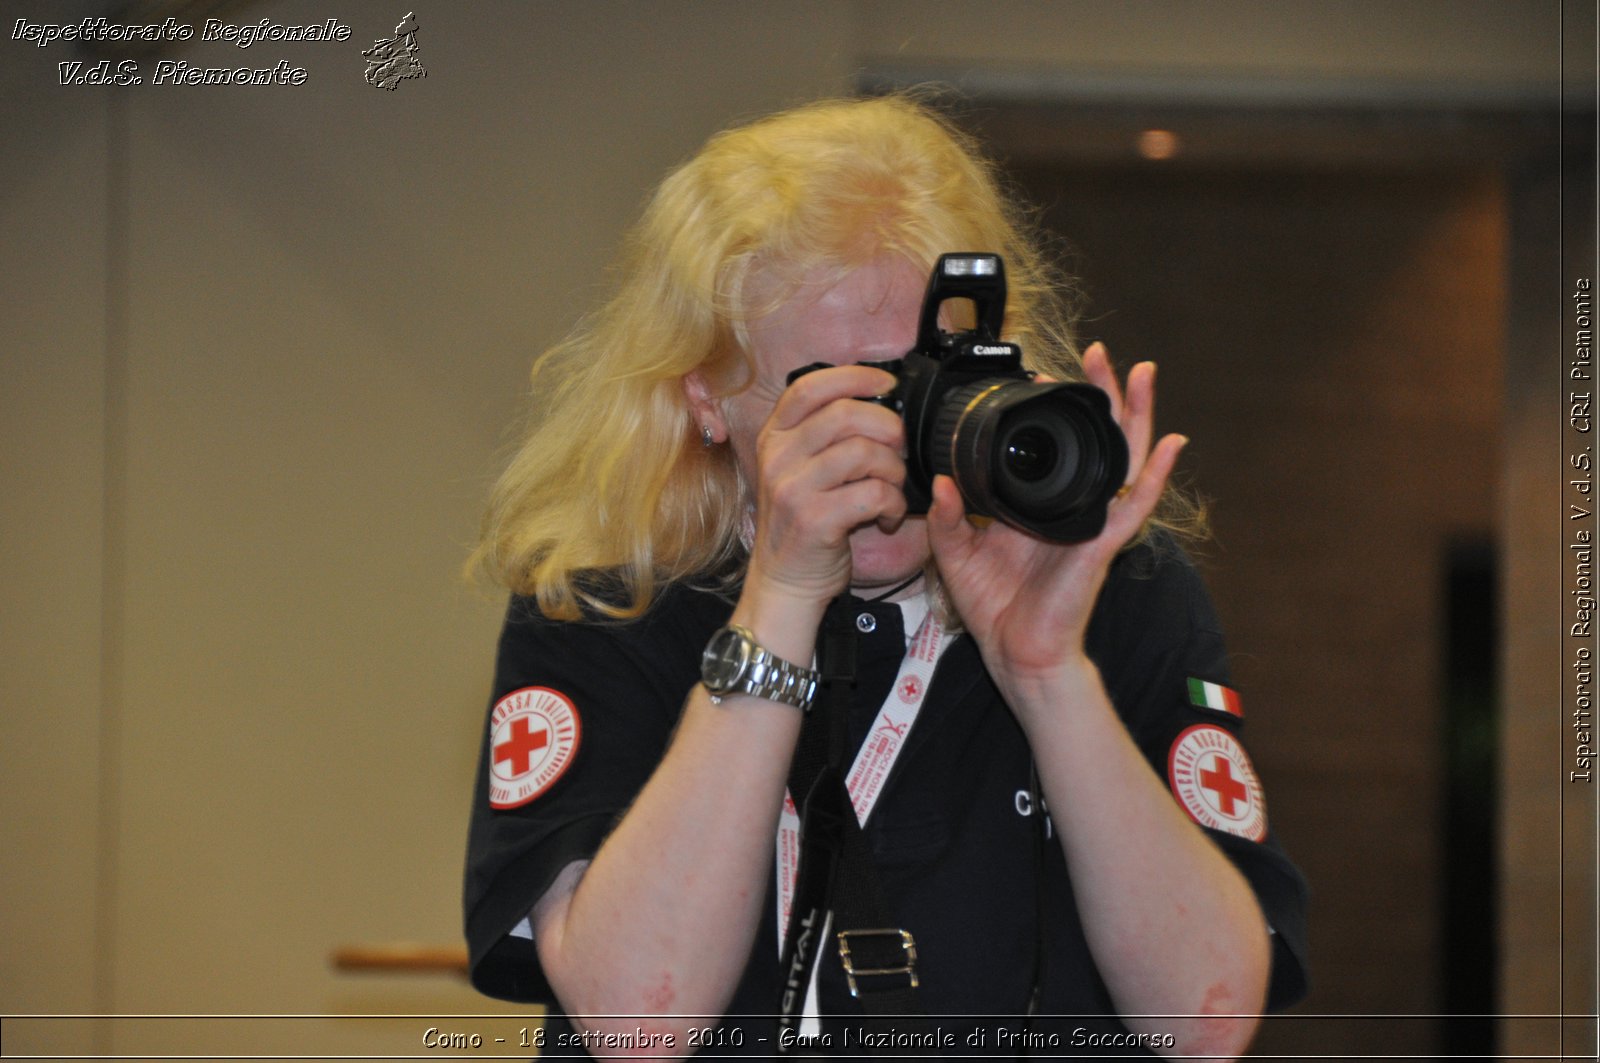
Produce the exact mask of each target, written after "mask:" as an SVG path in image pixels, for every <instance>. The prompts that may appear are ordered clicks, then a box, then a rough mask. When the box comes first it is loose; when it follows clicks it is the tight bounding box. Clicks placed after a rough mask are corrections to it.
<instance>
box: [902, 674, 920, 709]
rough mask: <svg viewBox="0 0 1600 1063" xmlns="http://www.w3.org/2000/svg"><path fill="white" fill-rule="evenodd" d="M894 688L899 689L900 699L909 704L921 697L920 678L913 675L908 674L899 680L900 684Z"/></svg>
mask: <svg viewBox="0 0 1600 1063" xmlns="http://www.w3.org/2000/svg"><path fill="white" fill-rule="evenodd" d="M896 689H898V690H899V691H900V700H901V701H903V702H905V703H906V704H907V705H909V704H911V703H912V702H913V701H916V700H917V699H918V698H920V697H922V680H921V679H918V678H917V677H916V676H914V675H908V676H906V677H905V678H904V679H902V680H900V685H899V686H898V687H897V688H896Z"/></svg>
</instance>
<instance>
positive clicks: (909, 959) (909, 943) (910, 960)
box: [837, 927, 917, 1000]
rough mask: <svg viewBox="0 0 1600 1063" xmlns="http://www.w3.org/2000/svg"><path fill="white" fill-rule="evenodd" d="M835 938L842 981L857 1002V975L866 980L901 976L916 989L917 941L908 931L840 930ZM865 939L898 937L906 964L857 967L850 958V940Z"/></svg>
mask: <svg viewBox="0 0 1600 1063" xmlns="http://www.w3.org/2000/svg"><path fill="white" fill-rule="evenodd" d="M837 936H838V938H839V959H840V960H841V961H842V962H843V963H844V979H845V982H847V983H848V984H849V986H850V996H851V997H853V998H855V999H858V1000H859V999H860V997H861V990H860V987H859V986H857V985H856V977H857V976H858V975H859V976H860V977H863V978H866V977H870V976H873V975H887V974H903V975H905V976H906V977H907V978H909V979H910V980H911V988H912V989H915V988H917V970H916V968H917V941H916V939H915V938H913V937H912V936H911V932H910V931H909V930H893V929H889V928H887V927H885V928H882V929H878V930H841V931H839V933H838V935H837ZM866 937H898V938H899V939H900V948H901V949H902V950H903V951H904V954H905V958H906V962H905V963H904V964H903V965H901V966H899V967H857V966H856V965H855V963H854V962H852V960H851V958H850V939H851V938H866Z"/></svg>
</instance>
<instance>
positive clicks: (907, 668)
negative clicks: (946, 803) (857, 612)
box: [777, 599, 955, 1035]
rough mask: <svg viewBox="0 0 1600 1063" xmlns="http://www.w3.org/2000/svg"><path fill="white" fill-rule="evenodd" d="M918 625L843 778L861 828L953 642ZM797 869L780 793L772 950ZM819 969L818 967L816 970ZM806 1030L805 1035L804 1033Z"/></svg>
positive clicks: (812, 1002) (808, 1009)
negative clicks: (781, 808)
mask: <svg viewBox="0 0 1600 1063" xmlns="http://www.w3.org/2000/svg"><path fill="white" fill-rule="evenodd" d="M922 601H923V602H924V605H923V608H924V609H925V614H924V616H923V618H922V622H921V623H920V624H919V625H918V626H917V631H916V634H915V635H913V636H912V638H911V642H910V645H909V646H908V647H907V648H906V656H905V659H904V660H903V661H902V662H901V663H900V671H899V673H898V674H897V675H896V676H895V681H894V687H893V688H892V689H891V691H890V693H889V696H888V698H887V699H886V700H885V701H884V704H883V707H882V708H881V709H879V710H878V716H877V719H875V720H874V721H873V724H872V729H871V730H870V731H869V732H868V733H867V737H866V740H865V741H863V742H862V743H861V748H860V749H859V750H858V751H857V752H856V757H855V761H854V762H853V763H852V764H851V766H850V771H849V774H848V775H846V776H845V789H846V791H847V792H848V794H849V796H850V804H851V806H852V807H853V808H854V810H855V815H856V821H857V822H858V823H862V824H865V823H866V822H867V818H868V817H869V816H870V815H871V814H872V810H873V808H874V807H875V806H876V805H877V801H878V797H879V795H880V794H881V793H882V792H883V787H884V783H885V782H886V781H887V780H888V778H889V773H890V771H891V769H892V768H893V767H894V764H895V761H896V760H898V759H899V757H900V753H901V751H902V750H903V749H904V748H905V744H906V737H907V735H908V734H909V733H910V731H911V725H912V724H913V723H914V722H915V721H916V718H917V714H918V713H919V712H920V711H921V709H922V703H923V700H924V699H925V698H926V696H927V693H928V686H929V683H930V682H931V681H932V679H933V670H934V667H935V665H937V663H938V661H939V656H940V654H942V653H943V652H944V650H945V648H946V647H947V646H949V645H950V643H951V642H952V641H954V639H955V636H954V635H953V634H950V633H948V632H946V631H945V630H944V625H943V624H941V623H940V622H939V619H938V617H937V616H935V615H934V610H932V609H929V608H927V606H926V604H925V602H926V600H925V599H923V600H922ZM799 864H800V816H799V813H798V811H797V810H796V808H795V802H794V797H793V795H792V794H790V793H789V792H788V791H787V790H786V791H785V792H784V798H783V811H782V813H781V814H780V815H779V818H778V838H777V865H778V866H777V872H778V950H779V952H780V954H781V953H782V951H783V946H784V935H785V931H786V930H787V928H788V926H789V913H790V908H791V907H792V906H793V902H794V894H795V877H796V873H797V870H798V868H799ZM826 939H827V928H826V926H825V927H824V928H823V932H822V934H821V935H819V940H826ZM819 966H820V965H819ZM817 969H818V968H816V967H813V969H812V972H811V982H810V986H809V988H808V991H807V993H806V1001H805V1016H806V1022H805V1026H803V1027H802V1030H801V1033H802V1034H803V1035H807V1034H812V1033H814V1032H816V1027H815V1023H816V1022H817V1019H816V1015H817V998H816V972H817ZM807 1027H809V1029H808V1028H807Z"/></svg>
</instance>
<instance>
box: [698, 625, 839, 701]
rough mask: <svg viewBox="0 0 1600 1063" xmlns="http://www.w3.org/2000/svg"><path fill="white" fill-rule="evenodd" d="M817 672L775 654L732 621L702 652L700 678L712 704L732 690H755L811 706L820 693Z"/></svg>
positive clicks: (718, 632) (744, 691) (748, 630)
mask: <svg viewBox="0 0 1600 1063" xmlns="http://www.w3.org/2000/svg"><path fill="white" fill-rule="evenodd" d="M817 679H818V676H817V673H816V672H814V671H812V670H811V669H810V668H801V667H800V666H799V665H797V664H793V663H791V662H789V661H786V660H784V659H783V658H782V657H777V656H774V655H773V653H772V652H771V651H770V650H768V649H766V648H765V647H764V646H762V645H761V644H760V643H759V642H757V641H756V637H755V635H754V634H752V633H751V631H750V629H749V628H743V627H739V626H738V625H737V624H729V625H728V626H727V627H725V628H721V629H719V630H718V631H717V633H716V634H714V635H712V636H711V641H710V642H708V643H706V650H705V653H703V654H701V655H700V681H701V682H702V683H704V684H705V688H706V690H707V692H709V693H710V695H711V701H712V703H713V704H719V705H720V704H721V703H722V699H723V698H725V697H727V696H728V695H729V694H754V695H755V696H756V697H758V698H767V699H769V700H772V701H781V702H783V703H784V704H786V705H793V706H794V707H795V708H797V709H805V710H809V709H810V708H811V699H812V698H813V697H815V696H816V693H817Z"/></svg>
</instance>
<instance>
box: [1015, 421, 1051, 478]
mask: <svg viewBox="0 0 1600 1063" xmlns="http://www.w3.org/2000/svg"><path fill="white" fill-rule="evenodd" d="M1004 448H1005V457H1004V458H1002V459H1001V461H1002V462H1003V463H1004V465H1005V470H1006V472H1008V473H1010V474H1011V475H1012V476H1014V477H1016V478H1017V479H1018V480H1022V481H1023V482H1025V483H1037V482H1038V481H1040V480H1043V479H1044V478H1045V477H1046V476H1049V475H1050V473H1051V472H1052V471H1054V469H1055V467H1056V463H1057V462H1058V461H1060V457H1061V455H1060V451H1059V449H1058V448H1057V447H1056V444H1055V441H1054V440H1053V439H1051V438H1050V433H1049V432H1046V431H1045V430H1044V429H1043V428H1040V427H1039V426H1038V425H1025V426H1023V427H1022V428H1019V429H1018V430H1016V431H1015V432H1012V433H1011V435H1010V437H1008V438H1007V439H1006V441H1005V444H1004Z"/></svg>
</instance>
